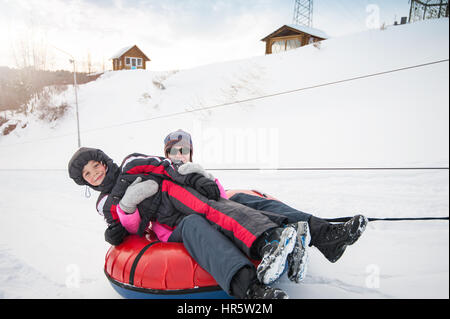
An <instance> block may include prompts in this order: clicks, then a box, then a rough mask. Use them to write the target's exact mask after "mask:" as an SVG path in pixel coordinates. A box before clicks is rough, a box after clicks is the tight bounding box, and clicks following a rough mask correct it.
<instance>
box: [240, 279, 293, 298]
mask: <svg viewBox="0 0 450 319" xmlns="http://www.w3.org/2000/svg"><path fill="white" fill-rule="evenodd" d="M245 299H289V296H288V295H287V293H285V292H284V291H283V290H281V289H278V288H273V287H270V286H265V285H263V284H261V283H259V282H255V283H253V284H252V285H251V286H250V287H249V289H248V291H247V295H246V297H245Z"/></svg>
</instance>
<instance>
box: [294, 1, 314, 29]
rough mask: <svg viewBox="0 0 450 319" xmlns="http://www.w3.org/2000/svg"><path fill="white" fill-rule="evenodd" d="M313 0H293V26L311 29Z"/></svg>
mask: <svg viewBox="0 0 450 319" xmlns="http://www.w3.org/2000/svg"><path fill="white" fill-rule="evenodd" d="M312 15H313V0H295V6H294V19H293V20H292V23H293V24H299V25H306V26H308V27H312Z"/></svg>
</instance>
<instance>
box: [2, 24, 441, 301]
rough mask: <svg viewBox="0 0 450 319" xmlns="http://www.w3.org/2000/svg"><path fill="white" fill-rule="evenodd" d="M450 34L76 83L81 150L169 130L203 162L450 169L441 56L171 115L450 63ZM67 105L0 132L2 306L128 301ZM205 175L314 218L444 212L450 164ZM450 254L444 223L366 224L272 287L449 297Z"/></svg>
mask: <svg viewBox="0 0 450 319" xmlns="http://www.w3.org/2000/svg"><path fill="white" fill-rule="evenodd" d="M448 38H449V37H448V19H440V20H435V21H424V22H421V23H415V24H411V25H405V26H397V27H390V28H388V29H387V30H384V31H381V30H371V31H367V32H363V33H359V34H355V35H351V36H347V37H342V38H336V39H329V40H327V41H324V42H323V43H322V45H321V47H320V49H319V48H316V47H314V46H312V45H311V46H306V47H303V48H300V49H297V50H293V51H290V52H286V53H281V54H274V55H270V56H262V57H258V58H253V59H249V60H242V61H233V62H227V63H220V64H214V65H207V66H203V67H199V68H195V69H190V70H180V71H173V72H160V73H155V72H151V71H123V72H110V73H107V74H105V75H103V76H102V77H101V78H99V79H98V80H97V81H95V82H91V83H88V84H86V85H82V86H80V87H79V109H80V126H81V141H82V145H83V146H91V147H99V148H102V149H103V150H104V151H105V152H106V153H107V154H109V155H110V156H111V157H113V158H114V159H116V161H118V162H120V160H121V159H122V158H123V157H124V156H125V155H127V154H129V153H132V152H142V153H151V154H155V155H158V154H162V140H163V138H164V136H165V135H166V134H167V133H168V132H170V131H173V130H176V129H178V128H183V129H185V130H187V131H190V132H191V133H192V135H193V138H194V160H195V161H197V162H199V163H201V164H203V165H204V166H205V167H207V168H210V169H214V168H243V167H252V168H277V167H438V166H441V167H448V165H449V164H448V163H449V159H448V154H449V149H448V145H449V140H448V137H449V134H448V133H449V122H448V121H449V116H448V115H449V114H448V113H449V112H448V110H449V98H448V84H449V83H448V75H449V74H448V61H446V62H440V63H436V64H431V65H427V66H422V67H419V68H414V69H408V70H403V71H399V72H394V73H389V74H384V75H380V76H375V77H370V78H365V79H360V80H358V81H350V82H345V83H340V84H335V85H329V86H323V87H320V88H316V89H310V90H303V91H300V92H296V93H291V94H286V95H277V96H274V97H271V98H265V99H260V100H253V101H249V102H244V103H238V104H233V105H227V106H224V107H220V108H213V109H202V110H201V111H195V112H189V113H184V114H177V115H174V116H168V115H170V114H176V113H180V112H187V111H192V110H196V109H198V108H200V109H201V108H204V107H208V106H213V105H218V104H222V103H227V102H231V101H236V100H243V99H248V98H252V97H258V96H262V95H269V94H273V93H277V92H281V91H288V90H293V89H299V88H304V87H311V86H315V85H318V84H324V83H328V82H333V81H337V80H343V79H348V78H352V77H357V76H361V75H368V74H373V73H377V72H384V71H389V70H393V69H397V68H403V67H409V66H414V65H419V64H423V63H429V62H436V61H442V60H446V59H447V60H448V56H449V49H448V48H449V46H448ZM417 39H420V41H418V40H417ZM161 84H162V85H163V86H164V87H165V89H161V88H162V86H161ZM62 102H67V103H68V104H70V105H72V108H71V109H70V111H69V112H68V113H67V114H66V115H65V117H64V118H62V119H60V120H58V121H56V122H53V123H50V124H48V123H43V122H42V121H40V120H38V119H37V118H36V117H34V116H33V115H32V116H29V117H27V118H25V117H20V116H17V117H15V118H13V119H11V123H13V122H16V123H20V125H19V126H18V127H19V128H18V129H16V130H14V131H13V132H12V133H11V134H9V135H8V136H0V167H1V169H0V180H1V181H2V183H1V184H0V194H1V196H2V201H1V204H0V216H1V219H2V223H0V297H2V298H119V297H120V296H118V295H117V294H116V293H115V292H114V290H113V289H112V288H111V287H110V285H109V283H108V281H107V279H106V277H105V275H104V273H103V263H104V256H105V254H106V251H107V249H108V247H109V245H108V244H107V243H105V242H104V239H103V232H104V229H105V224H104V222H103V220H102V217H100V216H99V215H98V214H97V213H96V211H95V208H94V205H95V200H96V194H95V192H93V194H92V197H90V198H89V199H87V198H86V197H85V194H84V192H85V189H84V188H82V187H79V186H77V185H75V184H74V183H73V182H72V181H71V180H70V179H69V178H68V175H67V172H66V166H67V162H68V160H69V159H70V156H71V155H72V154H73V153H74V152H75V150H76V148H77V147H76V125H75V123H76V122H75V120H74V119H75V108H74V107H73V105H74V99H73V91H72V90H71V88H69V89H68V90H67V91H65V92H63V93H62V94H60V95H57V96H54V97H52V103H54V105H55V106H57V105H58V103H62ZM143 120H145V121H143ZM25 124H26V126H25ZM22 127H23V128H22ZM211 172H212V173H213V174H214V175H216V176H217V177H218V178H219V179H220V180H221V182H222V184H223V185H224V186H225V187H226V188H229V189H233V188H239V189H245V188H249V189H260V190H263V191H265V192H267V193H269V194H272V195H273V196H275V197H277V198H279V199H280V200H283V201H285V202H286V203H288V204H289V205H291V206H293V207H296V208H298V209H299V210H303V211H305V212H309V213H312V214H314V215H317V216H320V217H340V216H350V215H353V214H356V213H363V214H365V215H366V216H368V217H426V216H448V215H449V189H448V183H449V177H448V169H443V170H442V169H436V170H375V171H367V170H359V171H258V170H256V171H222V170H211ZM448 251H449V226H448V222H447V221H416V222H373V223H370V224H369V226H368V228H367V230H366V232H365V233H364V235H363V236H362V237H361V239H360V240H359V241H358V242H357V243H356V244H355V245H353V246H351V247H349V248H348V250H347V252H346V253H345V254H344V256H343V257H342V259H341V260H339V261H338V262H337V263H336V264H330V263H328V262H327V261H326V259H325V258H324V257H323V256H321V255H320V253H319V252H318V251H317V250H316V249H314V248H313V249H311V250H310V254H311V258H310V264H309V272H308V274H307V277H306V279H305V281H304V282H303V283H302V284H300V285H295V284H292V283H291V282H289V281H288V280H287V278H282V279H281V280H280V282H278V283H277V285H279V286H280V287H282V288H283V289H285V290H286V291H287V292H288V293H289V295H290V297H291V298H448V297H449V258H448V257H449V256H448Z"/></svg>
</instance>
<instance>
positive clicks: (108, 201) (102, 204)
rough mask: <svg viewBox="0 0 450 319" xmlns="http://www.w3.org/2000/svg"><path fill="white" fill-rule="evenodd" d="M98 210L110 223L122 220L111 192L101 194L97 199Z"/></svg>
mask: <svg viewBox="0 0 450 319" xmlns="http://www.w3.org/2000/svg"><path fill="white" fill-rule="evenodd" d="M96 206H97V212H98V213H99V214H100V215H102V216H103V217H104V218H105V221H106V223H107V224H108V225H111V224H113V223H115V222H120V219H119V216H118V215H117V211H116V206H117V205H115V204H114V203H113V198H112V196H109V194H104V193H102V194H100V195H99V197H98V199H97V205H96Z"/></svg>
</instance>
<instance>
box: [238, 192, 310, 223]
mask: <svg viewBox="0 0 450 319" xmlns="http://www.w3.org/2000/svg"><path fill="white" fill-rule="evenodd" d="M230 200H231V201H233V202H237V203H239V204H242V205H245V206H247V207H251V208H253V209H256V210H260V211H268V212H272V213H277V214H281V215H284V216H286V217H287V218H288V223H295V222H300V221H305V222H307V221H309V218H310V217H311V214H308V213H305V212H302V211H300V210H297V209H295V208H292V207H290V206H288V205H286V204H285V203H283V202H281V201H278V200H273V199H267V198H263V197H259V196H256V195H250V194H245V193H237V194H235V195H233V196H232V197H231V198H230Z"/></svg>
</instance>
